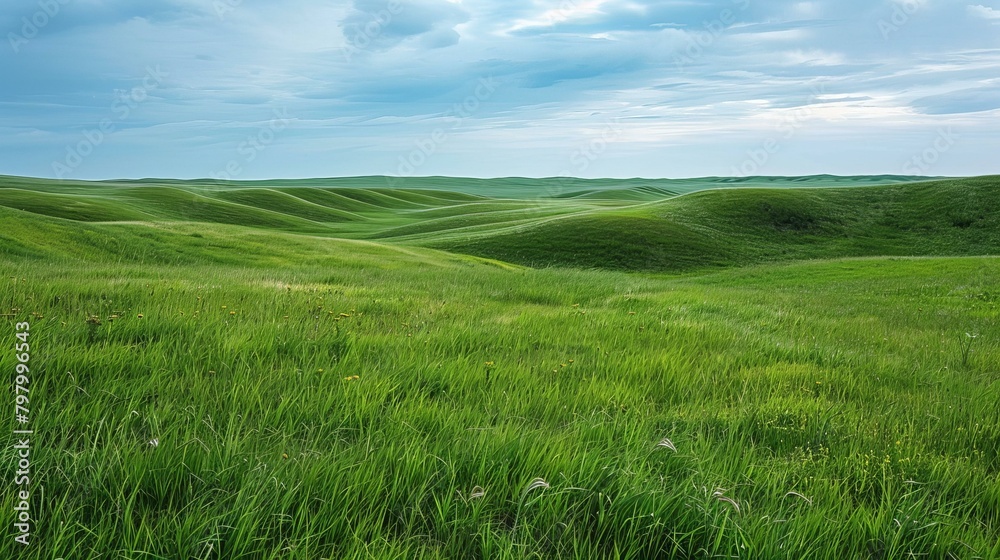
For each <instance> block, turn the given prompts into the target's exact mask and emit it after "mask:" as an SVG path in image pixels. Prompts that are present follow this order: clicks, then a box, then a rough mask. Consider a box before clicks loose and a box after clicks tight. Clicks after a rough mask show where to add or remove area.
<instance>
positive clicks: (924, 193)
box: [429, 177, 1000, 271]
mask: <svg viewBox="0 0 1000 560" xmlns="http://www.w3.org/2000/svg"><path fill="white" fill-rule="evenodd" d="M429 244H430V245H431V246H435V247H438V248H444V249H447V250H450V251H456V252H462V253H468V254H473V255H479V256H486V257H490V258H495V259H500V260H504V261H509V262H514V263H519V264H525V265H529V266H551V265H556V266H567V267H584V268H619V269H627V270H649V271H659V270H669V271H679V270H686V269H694V268H700V267H705V266H738V265H746V264H751V263H757V262H768V261H779V260H798V259H817V258H837V257H852V256H876V255H882V256H921V255H935V256H937V255H985V254H997V253H1000V177H981V178H974V179H961V180H948V181H936V182H927V183H920V184H914V185H891V186H881V187H869V188H863V189H856V188H851V189H802V190H790V189H781V190H779V189H735V190H715V191H706V192H699V193H694V194H691V195H687V196H683V197H677V198H674V199H671V200H667V201H664V202H658V203H654V204H644V205H640V206H634V207H630V208H626V209H611V210H599V211H591V212H587V213H580V214H576V215H571V216H568V217H565V218H557V219H551V220H547V221H539V222H537V223H534V224H528V225H524V226H521V227H518V228H512V229H508V230H506V231H501V232H493V233H491V234H489V235H479V236H470V237H468V238H465V239H457V238H450V239H445V240H441V241H437V242H434V241H432V242H430V243H429Z"/></svg>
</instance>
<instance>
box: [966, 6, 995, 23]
mask: <svg viewBox="0 0 1000 560" xmlns="http://www.w3.org/2000/svg"><path fill="white" fill-rule="evenodd" d="M968 10H969V13H970V14H972V15H974V16H976V17H980V18H983V19H993V20H1000V10H994V9H993V8H990V7H988V6H982V5H978V4H977V5H975V6H972V5H970V6H969V7H968Z"/></svg>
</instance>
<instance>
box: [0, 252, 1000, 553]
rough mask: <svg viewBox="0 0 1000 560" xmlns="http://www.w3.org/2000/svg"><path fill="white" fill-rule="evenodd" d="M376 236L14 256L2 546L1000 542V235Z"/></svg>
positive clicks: (680, 548)
mask: <svg viewBox="0 0 1000 560" xmlns="http://www.w3.org/2000/svg"><path fill="white" fill-rule="evenodd" d="M206 235H207V236H208V237H207V238H208V239H212V234H209V233H206ZM234 242H235V241H234ZM344 247H345V248H346V247H349V246H344ZM299 249H301V248H298V249H295V248H293V249H290V250H291V251H295V250H299ZM371 251H372V253H370V254H368V253H364V252H359V253H356V254H353V255H351V254H344V253H338V254H336V256H334V255H333V254H331V255H330V256H326V257H319V258H320V260H318V261H312V262H310V261H305V260H303V261H301V262H299V263H298V264H287V263H286V264H284V265H282V266H270V265H260V264H259V263H257V264H256V265H255V266H253V267H243V266H238V265H234V264H219V263H215V264H213V265H211V266H208V265H197V264H194V265H189V266H187V267H183V268H176V267H171V266H166V265H160V264H143V265H137V264H129V263H124V262H123V263H114V262H91V263H89V264H88V263H84V262H80V261H71V260H59V259H54V260H48V261H25V260H23V259H11V258H7V259H6V260H5V262H4V269H5V271H7V274H5V278H4V280H3V283H2V287H0V306H2V307H3V309H0V311H3V312H4V313H6V312H8V311H10V308H15V309H16V311H15V312H14V314H15V315H16V316H17V318H18V319H19V320H21V319H23V318H29V319H31V321H32V337H33V345H32V346H33V348H32V350H33V356H34V357H33V359H34V360H36V361H35V362H34V367H35V372H36V373H35V374H34V385H33V388H32V395H33V398H32V405H33V416H34V418H35V422H36V423H35V426H34V428H35V430H36V432H37V433H38V434H39V435H38V437H37V444H36V447H35V449H34V450H33V454H34V456H33V459H34V462H33V468H34V470H35V476H34V477H33V479H32V481H33V482H32V484H33V487H34V488H35V489H36V492H38V494H37V498H35V500H36V501H35V503H36V504H37V505H38V507H40V511H38V512H37V519H38V524H37V526H36V533H35V534H34V535H33V540H34V544H33V545H32V546H33V547H32V548H31V549H29V550H28V554H27V556H25V555H24V554H23V553H24V551H22V550H20V549H19V548H17V547H19V546H20V545H16V544H14V543H13V540H12V539H10V538H8V539H6V540H5V541H4V542H3V544H2V545H0V555H3V556H5V557H6V556H10V557H15V554H16V555H19V556H17V557H36V558H53V557H66V558H95V557H109V558H110V557H129V558H138V557H146V558H186V557H193V558H287V557H295V558H372V557H374V558H394V557H395V558H400V557H407V558H415V557H421V558H435V557H439V558H526V557H559V558H599V557H600V558H652V557H677V558H700V557H712V556H724V557H736V556H738V557H742V558H782V557H796V558H799V557H809V558H858V557H861V558H865V557H876V558H898V557H904V556H906V555H907V554H909V553H914V554H928V555H929V556H930V557H938V558H948V557H950V556H949V554H950V555H952V556H953V557H957V558H970V557H977V556H978V557H982V558H991V557H997V556H998V555H1000V546H998V544H997V538H996V535H997V534H998V531H1000V513H998V512H1000V480H998V474H997V473H998V468H1000V462H998V458H997V449H998V446H1000V412H998V408H997V406H996V403H997V402H998V399H1000V394H998V393H1000V391H998V388H1000V384H998V383H997V380H998V371H997V367H996V364H997V363H998V359H1000V350H998V346H997V342H996V340H997V338H996V334H997V332H996V318H997V308H996V295H995V294H997V293H998V284H997V279H998V278H1000V261H997V260H995V259H989V258H968V259H926V260H924V259H917V260H904V259H900V260H885V259H872V260H845V261H829V262H820V263H812V264H796V265H784V266H771V267H759V268H751V269H742V270H733V271H727V272H719V273H714V274H710V275H700V276H694V275H693V276H688V277H682V278H673V279H671V278H657V277H642V276H636V275H628V274H621V273H612V272H581V271H569V270H554V269H553V270H505V269H502V268H498V267H495V266H490V265H488V264H478V263H475V262H473V261H467V262H466V261H460V260H455V261H451V260H449V259H448V258H447V257H438V256H434V255H435V254H432V253H427V254H420V255H416V256H405V255H402V254H397V253H393V252H391V251H386V252H383V251H381V250H376V249H372V250H371ZM293 254H294V253H290V254H289V255H288V258H291V257H292V255H293ZM385 255H398V256H399V258H400V259H401V260H399V261H398V262H396V263H395V264H394V265H392V266H387V265H386V264H385V263H386V262H387V261H385V260H384V258H385ZM404 257H405V258H404ZM323 259H328V260H323ZM421 259H422V260H421ZM334 263H340V266H332V265H333V264H334ZM348 263H351V264H352V265H347V264H348ZM345 265H347V266H345ZM140 315H141V318H140ZM32 317H34V318H32ZM92 317H96V318H97V319H98V323H95V322H94V321H91V318H92ZM10 320H13V319H10ZM8 331H9V332H12V331H11V330H9V329H8ZM966 332H969V333H973V332H974V333H976V334H977V335H978V338H976V339H975V344H974V345H972V346H971V347H970V348H969V349H968V350H967V351H966V350H965V348H964V346H963V340H962V339H963V338H964V337H965V333H966ZM12 360H13V356H12V354H11V353H5V354H3V355H2V365H3V367H4V368H6V369H10V366H12V364H13V361H12ZM484 364H485V365H484ZM151 442H156V443H155V444H153V443H151ZM7 447H8V448H9V446H7ZM674 450H676V451H674ZM5 469H6V471H7V472H5V479H12V478H13V475H12V472H13V471H12V469H13V466H12V463H10V462H8V463H7V465H6V466H5ZM42 489H44V490H42ZM12 499H13V498H12V496H11V495H10V494H5V495H4V500H3V507H4V508H5V509H6V510H8V511H11V508H12V507H13V503H12V501H11V500H12Z"/></svg>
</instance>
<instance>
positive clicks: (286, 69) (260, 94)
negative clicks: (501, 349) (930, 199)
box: [0, 0, 1000, 179]
mask: <svg viewBox="0 0 1000 560" xmlns="http://www.w3.org/2000/svg"><path fill="white" fill-rule="evenodd" d="M0 33H2V34H3V42H2V44H0V174H12V175H30V176H43V177H62V178H68V179H90V178H123V177H176V178H199V177H218V178H232V179H258V178H293V177H296V178H297V177H330V176H351V175H400V176H407V175H456V176H476V177H496V176H531V177H547V176H558V175H572V176H581V177H636V176H641V177H694V176H709V175H721V176H732V175H800V174H814V173H833V174H842V175H846V174H876V173H912V174H921V175H980V174H989V173H1000V163H998V159H1000V158H998V157H997V154H1000V120H998V117H1000V2H998V1H995V0H992V1H991V0H971V1H968V2H966V1H946V0H905V1H903V0H883V1H878V0H841V1H838V2H832V1H830V2H815V1H813V2H808V1H807V2H798V1H779V0H720V1H714V2H709V1H701V0H553V1H543V0H506V1H504V2H498V1H493V2H488V1H486V0H347V1H343V2H320V1H318V0H287V1H276V0H146V1H142V2H139V1H135V0H31V1H27V0H7V1H5V2H4V3H3V5H2V7H0Z"/></svg>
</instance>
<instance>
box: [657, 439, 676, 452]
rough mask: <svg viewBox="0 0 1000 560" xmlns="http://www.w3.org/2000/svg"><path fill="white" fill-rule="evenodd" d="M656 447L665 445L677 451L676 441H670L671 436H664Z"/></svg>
mask: <svg viewBox="0 0 1000 560" xmlns="http://www.w3.org/2000/svg"><path fill="white" fill-rule="evenodd" d="M656 447H665V448H667V449H669V450H671V451H673V452H674V453H677V446H675V445H674V442H672V441H670V439H669V438H663V439H662V440H660V443H657V444H656Z"/></svg>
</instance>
